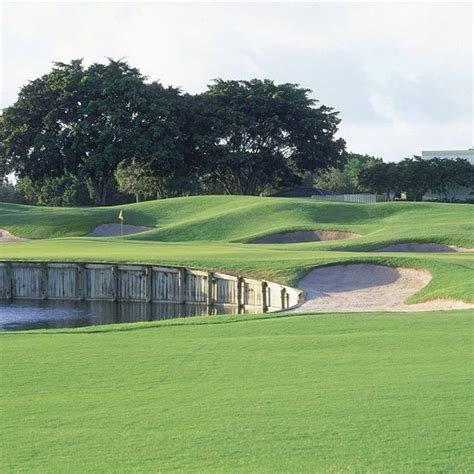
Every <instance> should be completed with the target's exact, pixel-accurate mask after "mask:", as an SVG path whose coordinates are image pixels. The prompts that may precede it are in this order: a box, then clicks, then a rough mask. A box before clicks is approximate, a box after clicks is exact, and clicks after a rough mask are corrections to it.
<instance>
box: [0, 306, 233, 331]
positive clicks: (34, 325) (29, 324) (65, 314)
mask: <svg viewBox="0 0 474 474" xmlns="http://www.w3.org/2000/svg"><path fill="white" fill-rule="evenodd" d="M236 313H237V307H236V306H235V305H225V306H224V305H214V306H212V307H211V308H209V307H208V306H207V305H204V304H179V303H141V302H127V303H123V302H108V301H54V300H12V301H0V331H23V330H29V329H60V328H77V327H84V326H99V325H104V324H119V323H134V322H144V321H160V320H164V319H174V318H185V317H189V316H206V315H208V314H236Z"/></svg>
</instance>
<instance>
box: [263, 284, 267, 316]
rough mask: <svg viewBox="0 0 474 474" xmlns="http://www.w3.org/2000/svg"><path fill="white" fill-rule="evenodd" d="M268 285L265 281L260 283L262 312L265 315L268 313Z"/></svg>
mask: <svg viewBox="0 0 474 474" xmlns="http://www.w3.org/2000/svg"><path fill="white" fill-rule="evenodd" d="M267 289H268V284H267V282H266V281H262V311H263V312H264V313H266V312H267V311H268V301H267V300H268V298H267V296H268V293H267Z"/></svg>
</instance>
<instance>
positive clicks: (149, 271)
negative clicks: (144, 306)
mask: <svg viewBox="0 0 474 474" xmlns="http://www.w3.org/2000/svg"><path fill="white" fill-rule="evenodd" d="M152 278H153V267H152V266H150V265H147V266H146V267H145V301H146V302H147V303H150V302H151V298H152V291H153V286H152V285H153V281H152Z"/></svg>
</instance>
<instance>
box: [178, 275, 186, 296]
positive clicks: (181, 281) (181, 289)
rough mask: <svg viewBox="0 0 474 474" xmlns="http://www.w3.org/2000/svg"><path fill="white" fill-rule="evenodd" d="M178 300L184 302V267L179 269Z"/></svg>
mask: <svg viewBox="0 0 474 474" xmlns="http://www.w3.org/2000/svg"><path fill="white" fill-rule="evenodd" d="M179 302H180V303H181V304H185V303H186V268H180V269H179Z"/></svg>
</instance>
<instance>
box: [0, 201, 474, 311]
mask: <svg viewBox="0 0 474 474" xmlns="http://www.w3.org/2000/svg"><path fill="white" fill-rule="evenodd" d="M122 208H123V209H124V215H125V219H126V222H127V223H130V224H140V225H150V226H158V229H157V230H153V231H150V232H146V233H143V234H140V235H134V236H129V237H126V238H125V239H124V240H123V241H121V240H120V238H109V239H92V238H84V237H80V238H78V237H75V238H64V237H66V236H74V235H81V234H82V235H83V234H85V233H87V232H88V231H89V230H91V229H93V228H94V227H95V226H96V225H97V224H99V223H101V222H114V221H115V222H117V214H118V210H119V209H122ZM0 228H6V229H8V230H11V231H12V232H14V233H16V234H17V235H21V236H26V237H49V238H51V237H63V238H59V239H58V238H56V239H51V240H42V241H31V242H24V243H19V244H14V245H4V246H2V247H0V258H3V259H10V258H16V259H36V260H83V261H86V260H88V261H128V262H146V263H155V262H156V263H163V264H171V265H172V264H176V265H188V266H193V267H199V268H209V269H216V270H224V271H229V272H232V273H242V274H246V275H249V276H258V277H263V278H267V279H272V280H277V281H280V282H285V283H290V284H296V282H297V281H298V279H299V278H300V277H301V276H303V275H304V273H305V272H307V271H308V270H309V269H311V268H312V267H314V266H316V265H321V264H327V263H336V262H346V261H350V262H355V261H358V262H359V261H366V262H372V263H384V264H390V265H404V266H415V267H420V268H427V269H429V270H430V271H431V272H432V274H433V280H432V282H431V283H430V285H428V286H427V287H425V288H424V289H423V290H422V291H421V292H420V293H418V294H417V295H416V296H415V297H413V298H412V299H411V301H412V302H415V301H425V300H428V299H432V298H436V297H445V298H448V297H452V298H458V299H462V300H465V301H474V291H473V290H472V288H474V271H473V269H474V254H470V255H467V254H456V255H454V254H444V255H441V254H416V253H415V254H410V255H407V254H374V253H370V252H367V250H369V249H371V248H380V247H382V246H384V245H386V244H388V243H390V242H397V241H419V242H420V241H425V242H444V243H450V244H457V245H461V246H466V247H474V206H469V205H457V204H452V205H451V204H431V203H386V204H377V205H373V206H368V205H357V204H343V203H321V202H315V201H311V200H308V199H297V200H295V199H275V198H259V197H244V196H201V197H191V198H178V199H169V200H163V201H149V202H145V203H141V204H138V205H136V204H131V205H128V206H122V207H120V208H118V207H111V208H92V209H89V208H88V209H77V208H72V209H64V208H37V207H31V206H18V205H10V204H3V205H0ZM292 229H339V230H351V231H355V232H358V233H361V234H363V236H362V237H360V238H357V239H351V240H346V241H334V242H318V243H307V244H292V245H249V244H244V243H242V242H245V241H250V240H252V239H253V238H255V237H257V236H260V235H264V234H269V233H272V232H277V231H283V230H292ZM364 251H365V252H364Z"/></svg>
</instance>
